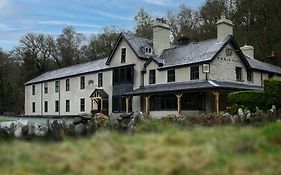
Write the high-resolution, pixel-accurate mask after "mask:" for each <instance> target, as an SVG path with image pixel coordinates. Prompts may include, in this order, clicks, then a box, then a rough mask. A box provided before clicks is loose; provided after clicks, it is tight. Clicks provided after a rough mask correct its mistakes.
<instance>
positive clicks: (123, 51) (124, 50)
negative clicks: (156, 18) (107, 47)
mask: <svg viewBox="0 0 281 175" xmlns="http://www.w3.org/2000/svg"><path fill="white" fill-rule="evenodd" d="M121 63H126V48H122V49H121Z"/></svg>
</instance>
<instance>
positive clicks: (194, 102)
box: [181, 93, 206, 110]
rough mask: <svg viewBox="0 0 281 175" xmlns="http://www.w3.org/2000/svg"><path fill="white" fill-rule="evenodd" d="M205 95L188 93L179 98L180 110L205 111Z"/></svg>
mask: <svg viewBox="0 0 281 175" xmlns="http://www.w3.org/2000/svg"><path fill="white" fill-rule="evenodd" d="M205 97H206V95H205V94H204V93H203V94H202V93H188V94H183V95H182V97H181V109H182V110H205V101H206V98H205Z"/></svg>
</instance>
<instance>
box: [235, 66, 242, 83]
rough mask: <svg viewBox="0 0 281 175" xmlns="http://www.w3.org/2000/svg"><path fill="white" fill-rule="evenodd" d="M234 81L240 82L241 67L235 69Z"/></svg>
mask: <svg viewBox="0 0 281 175" xmlns="http://www.w3.org/2000/svg"><path fill="white" fill-rule="evenodd" d="M236 80H237V81H242V67H236Z"/></svg>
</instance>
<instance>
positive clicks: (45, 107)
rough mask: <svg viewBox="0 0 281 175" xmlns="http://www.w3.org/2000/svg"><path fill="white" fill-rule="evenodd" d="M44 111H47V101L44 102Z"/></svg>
mask: <svg viewBox="0 0 281 175" xmlns="http://www.w3.org/2000/svg"><path fill="white" fill-rule="evenodd" d="M44 112H48V101H45V103H44Z"/></svg>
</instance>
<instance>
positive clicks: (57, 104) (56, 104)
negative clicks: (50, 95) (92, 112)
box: [55, 100, 60, 112]
mask: <svg viewBox="0 0 281 175" xmlns="http://www.w3.org/2000/svg"><path fill="white" fill-rule="evenodd" d="M59 110H60V104H59V101H58V100H56V101H55V112H59Z"/></svg>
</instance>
